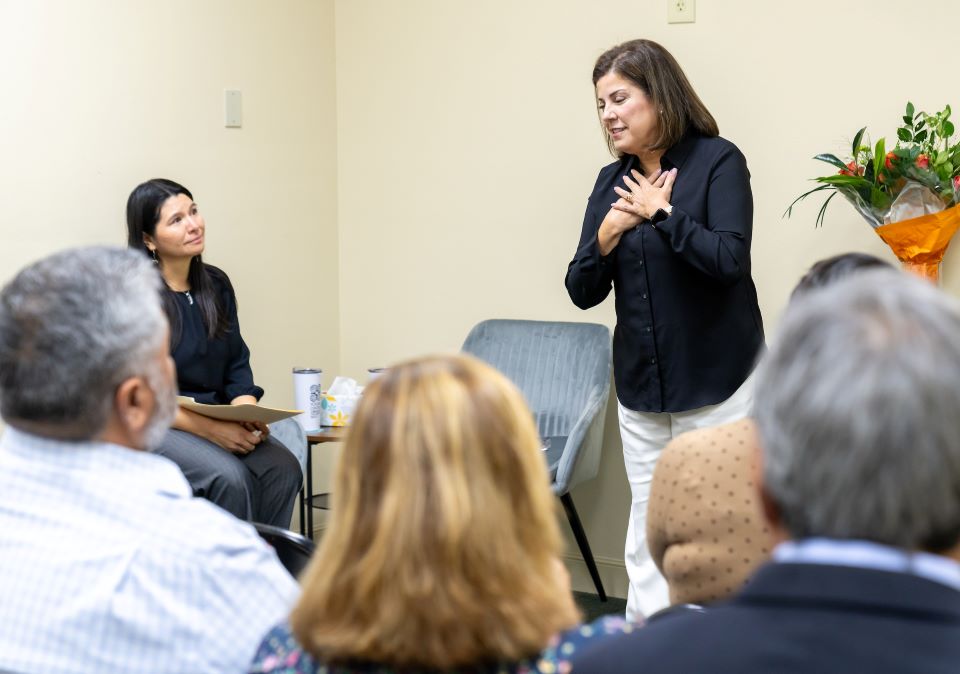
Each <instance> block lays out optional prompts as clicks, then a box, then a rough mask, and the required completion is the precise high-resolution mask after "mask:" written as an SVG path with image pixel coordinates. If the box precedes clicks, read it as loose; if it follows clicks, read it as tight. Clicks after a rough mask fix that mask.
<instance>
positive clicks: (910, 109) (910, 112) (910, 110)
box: [907, 101, 913, 117]
mask: <svg viewBox="0 0 960 674" xmlns="http://www.w3.org/2000/svg"><path fill="white" fill-rule="evenodd" d="M907 116H909V117H913V103H911V102H909V101H907Z"/></svg>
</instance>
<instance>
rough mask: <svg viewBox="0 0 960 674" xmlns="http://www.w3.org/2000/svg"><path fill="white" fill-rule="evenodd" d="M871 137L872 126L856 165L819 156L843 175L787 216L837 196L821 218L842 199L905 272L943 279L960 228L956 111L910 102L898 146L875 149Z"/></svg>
mask: <svg viewBox="0 0 960 674" xmlns="http://www.w3.org/2000/svg"><path fill="white" fill-rule="evenodd" d="M865 132H866V127H864V128H862V129H860V130H859V131H858V132H857V134H856V135H855V136H854V138H853V146H852V149H851V155H852V156H851V157H850V159H849V160H848V161H844V160H842V159H840V158H839V157H837V156H836V155H833V154H818V155H817V156H816V157H814V159H819V160H820V161H823V162H826V163H828V164H831V165H832V166H834V167H835V168H838V169H839V172H838V173H836V174H834V175H828V176H822V177H819V178H814V179H813V180H815V181H816V182H818V183H820V185H819V186H818V187H815V188H813V189H812V190H810V191H809V192H806V193H804V194H801V195H800V196H799V197H797V198H796V199H795V200H794V201H793V203H792V204H790V207H789V208H787V211H786V213H785V215H787V216H789V215H791V213H792V211H793V207H794V206H795V205H796V204H797V202H799V201H800V200H802V199H804V198H805V197H808V196H810V195H811V194H813V193H814V192H821V191H824V190H826V191H832V192H833V193H832V194H831V195H830V196H829V197H828V198H827V200H826V201H824V202H823V205H822V206H821V207H820V211H819V213H818V214H817V220H816V225H817V226H820V225H822V224H823V217H824V214H825V213H826V210H827V205H828V204H829V203H830V201H831V200H832V199H833V198H834V197H835V196H837V194H838V193H839V194H842V195H843V196H844V198H846V199H847V201H849V202H850V203H851V204H852V205H853V207H854V208H855V209H857V212H858V213H860V215H861V216H863V218H864V219H865V220H866V221H867V223H868V224H869V225H870V226H871V227H873V229H874V231H876V233H877V234H878V235H879V236H880V238H881V239H883V240H884V242H885V243H886V244H887V245H888V246H890V249H891V250H892V251H893V253H894V255H896V256H897V259H898V260H900V261H901V262H902V263H903V265H904V267H905V268H907V269H909V270H911V271H914V272H916V273H918V274H920V275H922V276H925V277H926V278H929V279H930V280H931V281H934V282H937V281H938V280H939V275H940V263H941V261H942V260H943V255H944V253H945V252H946V251H947V246H948V245H949V243H950V239H951V237H952V236H953V235H954V233H955V232H956V231H957V228H958V227H960V206H958V205H957V204H960V140H956V141H954V142H952V143H951V138H952V136H953V133H954V126H953V122H951V121H950V106H949V105H948V106H947V107H946V108H944V110H943V111H942V112H938V113H936V114H934V115H928V114H927V113H925V112H922V111H920V112H917V111H916V110H915V109H914V106H913V104H912V103H907V109H906V113H905V114H904V116H903V125H902V126H901V127H900V128H899V129H897V144H896V146H895V147H894V148H893V149H891V150H889V151H887V148H886V142H885V140H884V139H883V138H881V139H880V140H879V141H877V143H876V145H874V146H872V147H871V145H870V143H869V141H867V142H866V143H864V142H863V141H864V133H865Z"/></svg>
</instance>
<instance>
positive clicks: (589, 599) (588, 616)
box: [573, 592, 627, 622]
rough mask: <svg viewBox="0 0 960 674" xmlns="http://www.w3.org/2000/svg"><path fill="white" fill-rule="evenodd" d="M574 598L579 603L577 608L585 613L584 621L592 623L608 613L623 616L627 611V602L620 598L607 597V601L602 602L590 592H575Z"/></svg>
mask: <svg viewBox="0 0 960 674" xmlns="http://www.w3.org/2000/svg"><path fill="white" fill-rule="evenodd" d="M573 598H574V599H576V601H577V606H579V607H580V610H581V611H583V621H584V622H590V621H592V620H596V619H597V618H599V617H600V616H602V615H607V614H608V613H617V614H619V615H623V614H624V611H626V610H627V600H626V599H620V598H618V597H609V596H608V597H607V600H606V601H600V597H598V596H597V595H595V594H592V593H589V592H574V593H573Z"/></svg>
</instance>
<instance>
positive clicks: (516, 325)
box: [463, 319, 611, 493]
mask: <svg viewBox="0 0 960 674" xmlns="http://www.w3.org/2000/svg"><path fill="white" fill-rule="evenodd" d="M463 351H465V352H466V353H469V354H472V355H474V356H476V357H478V358H480V359H481V360H484V361H486V362H487V363H489V364H490V365H493V366H494V367H495V368H497V369H498V370H500V372H502V373H503V374H504V375H506V376H507V378H509V379H510V380H511V381H512V382H513V383H514V384H516V386H517V387H518V388H519V389H520V390H521V391H522V392H523V395H524V396H525V397H526V399H527V403H528V404H529V405H530V408H531V409H532V410H533V413H534V416H535V419H536V424H537V430H538V431H539V433H540V435H541V437H544V438H546V437H550V436H565V437H568V442H567V445H566V447H565V449H564V455H563V458H562V459H561V462H560V467H559V469H558V471H557V477H556V482H557V484H558V485H560V486H561V493H562V491H565V490H566V489H567V488H569V487H570V486H573V484H575V483H576V482H579V481H581V480H583V479H589V478H592V477H594V476H595V475H596V471H597V466H598V465H599V453H600V445H599V443H600V440H601V438H600V437H599V436H597V433H595V432H594V433H591V447H590V448H589V449H590V451H591V452H593V453H594V454H595V456H593V457H592V458H591V460H590V461H587V462H585V463H584V465H583V468H584V470H583V471H581V472H580V473H578V475H577V476H574V474H573V473H574V470H575V468H576V466H577V464H578V463H582V462H580V461H579V460H578V459H579V455H580V453H581V452H582V451H583V449H584V447H583V445H584V443H583V439H584V434H585V433H586V431H587V428H586V427H582V428H581V427H578V424H580V426H583V424H584V414H585V413H586V411H587V410H588V409H596V408H598V407H599V410H600V422H601V423H602V419H603V414H604V411H603V410H604V408H605V407H606V400H607V396H608V394H609V391H610V367H611V365H610V330H609V328H607V327H606V326H604V325H599V324H596V323H566V322H554V321H523V320H501V319H493V320H487V321H483V322H482V323H479V324H477V325H476V326H475V327H474V328H473V329H472V330H471V331H470V334H469V335H467V339H466V341H464V343H463ZM587 421H589V420H587ZM593 430H596V427H594V429H593ZM575 431H576V432H575ZM571 433H573V434H574V435H575V436H579V437H570V436H571ZM600 435H602V427H601V428H600ZM593 436H597V437H593ZM592 445H595V446H592Z"/></svg>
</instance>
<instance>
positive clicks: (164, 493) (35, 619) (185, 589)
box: [0, 427, 299, 674]
mask: <svg viewBox="0 0 960 674" xmlns="http://www.w3.org/2000/svg"><path fill="white" fill-rule="evenodd" d="M298 593H299V590H298V586H297V585H296V583H295V581H294V580H293V579H292V578H291V577H290V576H289V575H288V574H287V572H286V571H285V570H284V569H283V567H282V566H281V565H280V563H279V562H278V561H277V558H276V555H275V554H274V553H273V551H272V549H271V548H269V546H267V545H266V544H265V543H264V542H263V541H261V539H260V538H259V537H258V536H257V534H256V532H255V531H254V529H253V528H252V527H251V526H250V525H249V524H246V523H244V522H241V521H239V520H237V519H236V518H234V517H233V516H231V515H229V514H227V513H226V512H224V511H222V510H220V509H219V508H217V507H216V506H214V505H212V504H211V503H208V502H207V501H204V500H201V499H196V498H193V496H192V493H191V491H190V487H189V485H188V484H187V481H186V480H185V479H184V477H183V475H182V474H181V472H180V469H179V468H177V466H176V465H175V464H174V463H172V462H170V461H168V460H167V459H164V458H162V457H159V456H155V455H152V454H148V453H146V452H138V451H134V450H131V449H128V448H125V447H119V446H117V445H111V444H105V443H92V442H80V443H78V442H61V441H57V440H51V439H47V438H40V437H37V436H34V435H29V434H26V433H23V432H20V431H17V430H16V429H13V428H9V427H8V428H7V429H6V431H5V432H4V435H3V437H2V438H0V671H3V672H44V673H46V674H57V673H59V672H63V673H66V672H70V673H71V674H80V673H83V672H91V673H92V672H97V673H103V672H130V673H134V672H178V673H183V672H242V671H245V668H246V666H247V664H248V663H249V662H250V658H251V657H252V656H253V654H254V652H255V651H256V648H257V645H258V644H259V643H260V640H261V638H262V637H263V635H264V634H265V633H266V632H267V631H268V630H269V629H270V627H271V626H272V625H274V624H275V623H276V622H278V621H280V620H283V619H284V618H285V616H286V615H287V613H288V611H289V609H290V607H291V606H292V604H293V602H294V601H295V600H296V598H297V596H298Z"/></svg>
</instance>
